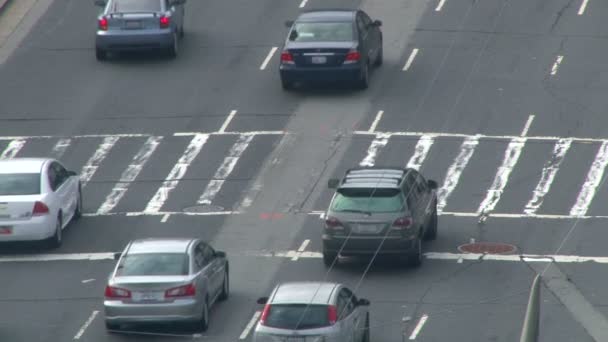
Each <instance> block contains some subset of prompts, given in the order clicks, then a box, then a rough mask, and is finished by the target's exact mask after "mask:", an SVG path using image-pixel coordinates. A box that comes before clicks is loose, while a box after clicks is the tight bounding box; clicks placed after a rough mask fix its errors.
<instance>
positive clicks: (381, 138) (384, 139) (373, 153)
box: [359, 134, 390, 166]
mask: <svg viewBox="0 0 608 342" xmlns="http://www.w3.org/2000/svg"><path fill="white" fill-rule="evenodd" d="M389 137H390V136H388V135H386V134H376V139H374V140H373V141H372V143H371V144H370V145H369V148H368V149H367V155H366V156H365V158H363V160H362V161H361V162H360V163H359V166H374V164H375V163H376V157H377V155H378V152H379V151H380V150H381V149H382V148H383V147H384V146H386V144H387V143H388V139H389Z"/></svg>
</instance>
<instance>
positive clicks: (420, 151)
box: [407, 135, 434, 170]
mask: <svg viewBox="0 0 608 342" xmlns="http://www.w3.org/2000/svg"><path fill="white" fill-rule="evenodd" d="M433 142H434V139H433V136H432V135H423V136H421V137H420V139H418V142H417V143H416V147H415V148H414V155H413V156H412V157H411V158H410V160H409V161H408V163H407V167H408V168H412V169H414V170H420V168H421V167H422V164H423V163H424V160H425V159H426V156H427V154H428V153H429V150H430V149H431V146H433Z"/></svg>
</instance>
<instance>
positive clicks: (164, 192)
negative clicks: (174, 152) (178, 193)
mask: <svg viewBox="0 0 608 342" xmlns="http://www.w3.org/2000/svg"><path fill="white" fill-rule="evenodd" d="M207 139H209V135H208V134H198V135H195V136H194V138H192V140H191V141H190V144H188V147H186V150H185V151H184V153H183V154H182V156H181V157H180V158H179V160H178V161H177V163H176V164H175V165H174V166H173V169H171V171H170V172H169V175H168V176H167V178H166V179H165V181H164V182H163V184H162V185H161V187H160V188H159V189H158V190H157V191H156V194H154V197H152V199H151V200H150V202H148V205H147V206H146V209H144V212H152V213H153V212H158V211H160V209H161V207H162V206H163V204H165V201H166V200H167V198H168V197H169V193H170V192H171V191H172V190H173V189H175V187H176V186H177V184H178V183H179V181H180V180H181V179H182V178H183V177H184V175H185V174H186V171H188V167H189V166H190V163H192V161H193V160H194V158H196V156H197V155H198V154H199V152H200V151H201V149H202V148H203V145H205V143H206V142H207Z"/></svg>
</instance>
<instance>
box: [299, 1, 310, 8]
mask: <svg viewBox="0 0 608 342" xmlns="http://www.w3.org/2000/svg"><path fill="white" fill-rule="evenodd" d="M307 2H308V0H302V2H301V3H300V8H304V6H306V3H307Z"/></svg>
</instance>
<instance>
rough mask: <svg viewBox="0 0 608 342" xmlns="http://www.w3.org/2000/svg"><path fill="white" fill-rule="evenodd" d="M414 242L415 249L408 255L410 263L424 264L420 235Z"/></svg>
mask: <svg viewBox="0 0 608 342" xmlns="http://www.w3.org/2000/svg"><path fill="white" fill-rule="evenodd" d="M414 244H415V246H414V250H413V251H412V253H411V254H410V255H409V257H408V264H409V266H411V267H420V265H422V259H423V255H422V239H421V238H420V237H417V238H416V241H415V242H414Z"/></svg>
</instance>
